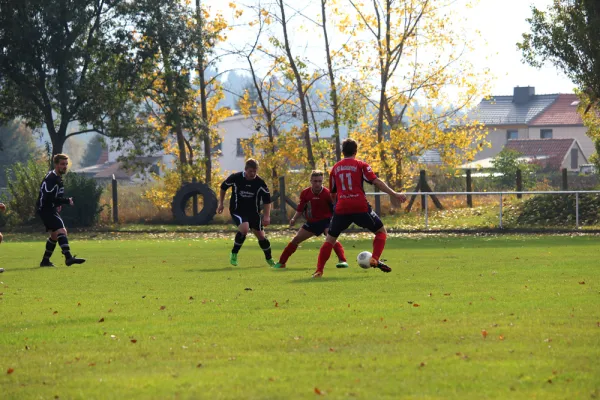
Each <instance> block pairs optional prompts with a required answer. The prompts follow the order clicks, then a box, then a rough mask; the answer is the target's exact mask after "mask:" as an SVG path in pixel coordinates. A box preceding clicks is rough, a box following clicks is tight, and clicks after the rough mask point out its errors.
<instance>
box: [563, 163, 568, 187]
mask: <svg viewBox="0 0 600 400" xmlns="http://www.w3.org/2000/svg"><path fill="white" fill-rule="evenodd" d="M562 190H565V191H566V190H569V182H568V179H567V169H566V168H563V169H562Z"/></svg>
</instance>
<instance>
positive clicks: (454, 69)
mask: <svg viewBox="0 0 600 400" xmlns="http://www.w3.org/2000/svg"><path fill="white" fill-rule="evenodd" d="M452 3H453V2H452V1H450V0H447V1H445V0H439V1H432V0H382V1H373V2H360V1H355V0H348V5H349V6H350V8H351V11H350V12H348V13H347V14H346V16H345V19H343V20H342V23H341V24H340V26H339V28H340V30H341V31H342V32H346V33H350V34H351V35H352V36H353V37H354V39H355V40H354V42H363V43H365V42H366V45H363V46H354V43H348V44H347V45H345V46H344V48H345V49H346V50H347V51H348V52H350V53H351V54H352V57H351V58H352V59H353V60H355V64H354V69H355V71H358V74H357V76H356V77H355V79H356V80H357V81H358V82H360V85H358V86H357V87H358V88H359V89H360V93H361V95H362V101H363V105H362V106H360V105H358V106H356V107H357V108H358V109H362V110H364V111H365V112H364V113H362V114H361V115H360V117H359V122H358V125H357V126H356V128H355V129H354V130H353V131H352V132H350V135H351V136H352V137H354V138H355V139H357V140H358V141H359V142H360V144H361V145H360V154H359V156H360V157H363V158H365V159H366V160H367V161H368V162H370V163H371V165H372V166H373V168H374V169H375V170H377V171H379V172H380V173H381V174H382V175H383V176H384V177H385V178H386V179H387V180H388V181H390V182H391V183H392V184H394V185H396V186H397V187H399V186H401V185H402V183H403V178H404V177H405V176H406V174H407V168H406V164H407V163H408V164H411V163H414V158H415V157H416V156H419V155H421V154H422V153H423V152H424V151H425V150H429V149H435V150H438V151H439V152H440V155H441V158H442V161H443V162H444V163H446V164H448V165H456V164H458V163H460V162H462V161H463V160H465V159H469V158H471V157H473V156H474V154H475V153H476V152H477V150H478V149H477V148H476V146H473V145H472V144H473V143H477V142H480V141H481V140H483V139H484V135H485V133H484V131H483V129H482V127H481V126H480V125H479V124H478V123H477V122H476V121H468V120H467V119H466V116H465V114H466V111H467V110H468V109H469V108H470V107H472V106H473V105H474V104H475V102H477V101H478V100H479V99H480V98H481V97H482V95H485V94H486V92H487V90H488V85H487V83H488V81H489V80H488V78H487V71H481V72H478V71H476V70H475V69H474V67H473V65H471V64H470V63H469V62H468V61H467V60H466V59H465V57H464V55H465V54H467V53H468V52H469V51H471V50H472V41H471V39H470V38H469V37H465V36H464V35H463V34H461V32H460V31H459V27H458V25H459V24H458V23H457V22H456V21H460V19H459V18H456V17H455V16H453V15H452V12H451V11H450V6H451V4H452ZM338 10H339V12H342V6H341V5H339V6H338Z"/></svg>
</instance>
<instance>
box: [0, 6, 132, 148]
mask: <svg viewBox="0 0 600 400" xmlns="http://www.w3.org/2000/svg"><path fill="white" fill-rule="evenodd" d="M123 3H125V2H124V1H120V0H115V1H98V0H56V1H52V2H49V1H45V0H32V1H21V2H18V1H14V0H0V122H1V121H4V122H6V121H9V120H12V119H14V118H17V117H19V118H22V119H23V120H24V121H26V123H27V125H28V126H29V127H32V128H37V127H40V126H45V127H46V128H47V129H48V133H49V135H50V139H51V141H52V152H53V154H56V153H60V152H62V151H63V146H64V143H65V141H66V140H67V139H68V138H69V137H72V136H75V135H78V134H81V133H84V132H92V131H95V132H98V133H102V134H106V135H109V134H110V135H118V134H119V131H120V127H121V126H122V125H123V124H122V123H121V122H122V120H130V119H131V115H130V111H131V106H130V105H129V104H128V103H129V100H130V99H129V98H128V97H127V96H126V95H124V93H126V92H127V90H128V89H129V88H130V87H131V86H134V85H135V84H134V83H132V80H133V79H135V77H136V76H137V69H136V67H135V65H138V66H139V65H141V64H142V63H138V62H137V61H140V59H141V58H143V53H142V52H133V51H131V48H130V47H129V44H130V39H131V37H132V33H131V32H130V30H128V29H126V28H125V27H124V26H123V24H122V21H123V20H122V13H121V6H122V4H123ZM71 123H77V124H76V125H77V126H78V128H77V129H75V130H73V131H71V132H69V130H68V128H69V126H70V124H71Z"/></svg>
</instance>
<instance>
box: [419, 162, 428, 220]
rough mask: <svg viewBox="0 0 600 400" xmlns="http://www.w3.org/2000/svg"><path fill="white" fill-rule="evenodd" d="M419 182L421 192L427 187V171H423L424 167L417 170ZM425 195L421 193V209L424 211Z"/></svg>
mask: <svg viewBox="0 0 600 400" xmlns="http://www.w3.org/2000/svg"><path fill="white" fill-rule="evenodd" d="M419 182H420V183H421V185H420V186H421V192H423V191H424V189H425V188H426V187H427V172H425V170H424V169H422V170H421V171H419ZM426 197H427V195H426V194H423V195H421V210H422V211H425V198H426Z"/></svg>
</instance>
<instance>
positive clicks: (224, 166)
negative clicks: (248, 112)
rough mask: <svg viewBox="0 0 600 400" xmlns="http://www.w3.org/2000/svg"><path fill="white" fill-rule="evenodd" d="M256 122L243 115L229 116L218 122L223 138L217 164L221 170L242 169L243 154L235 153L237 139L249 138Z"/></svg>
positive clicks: (254, 130) (232, 170)
mask: <svg viewBox="0 0 600 400" xmlns="http://www.w3.org/2000/svg"><path fill="white" fill-rule="evenodd" d="M255 125H256V123H255V122H254V120H253V119H252V118H246V117H244V116H243V115H236V116H233V117H229V118H227V119H226V120H224V121H222V122H220V123H219V128H218V129H219V135H220V136H221V138H222V139H223V142H222V144H221V156H220V157H219V160H218V161H219V164H220V167H221V171H222V172H234V171H241V170H243V169H244V162H245V157H244V156H238V155H237V144H238V139H249V138H250V137H251V136H252V135H253V134H254V133H255V132H256V128H255Z"/></svg>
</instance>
